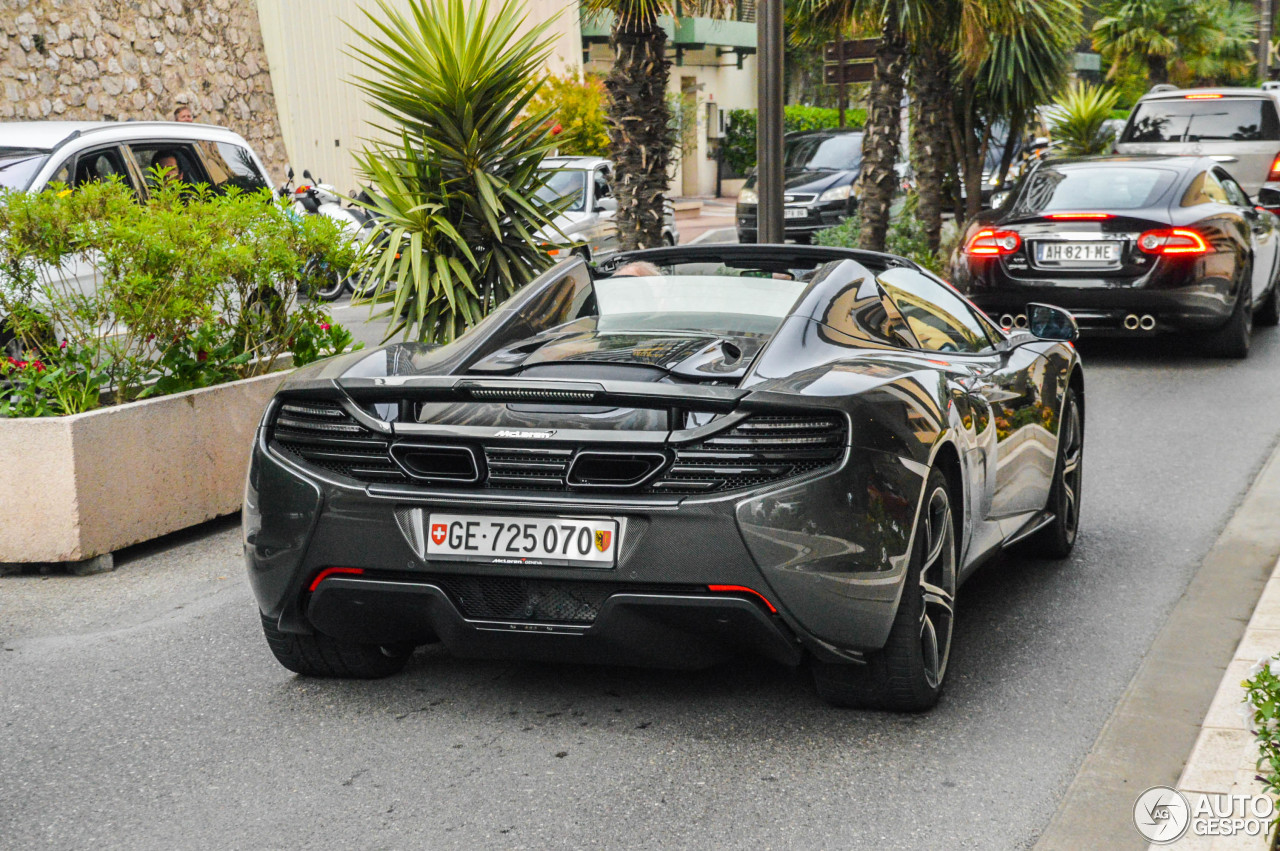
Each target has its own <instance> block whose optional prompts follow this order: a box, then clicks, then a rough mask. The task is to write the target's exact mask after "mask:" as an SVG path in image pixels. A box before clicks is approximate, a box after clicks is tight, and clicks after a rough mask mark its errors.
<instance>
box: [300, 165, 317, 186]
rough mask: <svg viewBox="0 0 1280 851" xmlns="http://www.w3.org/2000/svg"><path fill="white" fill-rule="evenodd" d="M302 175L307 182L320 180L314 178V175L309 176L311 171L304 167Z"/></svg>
mask: <svg viewBox="0 0 1280 851" xmlns="http://www.w3.org/2000/svg"><path fill="white" fill-rule="evenodd" d="M302 176H303V177H305V178H306V179H307V180H308V181H309V182H311V183H319V182H320V181H318V180H316V179H315V178H314V177H312V176H311V172H309V171H307V170H306V169H305V168H304V169H303V170H302Z"/></svg>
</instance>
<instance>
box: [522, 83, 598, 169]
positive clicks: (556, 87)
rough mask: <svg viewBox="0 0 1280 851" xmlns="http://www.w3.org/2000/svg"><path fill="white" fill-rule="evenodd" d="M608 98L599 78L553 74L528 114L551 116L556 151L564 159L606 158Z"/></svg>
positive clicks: (543, 86) (535, 98) (539, 91)
mask: <svg viewBox="0 0 1280 851" xmlns="http://www.w3.org/2000/svg"><path fill="white" fill-rule="evenodd" d="M608 100H609V94H608V92H606V91H605V88H604V81H603V79H602V78H601V77H600V75H598V74H585V73H584V74H577V73H569V74H564V75H556V74H552V75H551V76H549V77H547V79H546V81H545V82H544V83H543V84H542V87H541V88H540V89H538V91H537V93H536V94H535V95H534V96H533V99H532V100H530V101H529V105H528V107H526V109H527V111H528V112H529V113H530V114H532V115H544V114H547V113H550V115H551V121H552V122H553V123H554V125H555V126H558V127H559V128H560V130H559V132H558V133H557V132H555V130H554V129H553V130H552V132H553V133H555V144H556V151H557V152H558V153H560V154H563V155H565V156H586V157H607V156H609V127H608V120H607V116H606V114H605V107H606V104H607V103H608Z"/></svg>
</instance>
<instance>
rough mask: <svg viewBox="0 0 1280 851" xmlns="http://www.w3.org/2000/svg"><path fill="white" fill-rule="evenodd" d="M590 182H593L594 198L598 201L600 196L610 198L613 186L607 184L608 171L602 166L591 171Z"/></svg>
mask: <svg viewBox="0 0 1280 851" xmlns="http://www.w3.org/2000/svg"><path fill="white" fill-rule="evenodd" d="M591 179H592V182H593V183H594V184H595V199H596V201H597V202H598V201H599V200H600V199H601V198H612V197H613V187H612V186H610V185H609V173H608V172H606V171H605V170H604V169H602V168H598V169H596V170H595V171H594V172H592V178H591Z"/></svg>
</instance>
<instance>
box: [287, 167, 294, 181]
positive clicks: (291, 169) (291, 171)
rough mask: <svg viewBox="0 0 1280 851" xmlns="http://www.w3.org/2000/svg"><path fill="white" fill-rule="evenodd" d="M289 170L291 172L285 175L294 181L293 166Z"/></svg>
mask: <svg viewBox="0 0 1280 851" xmlns="http://www.w3.org/2000/svg"><path fill="white" fill-rule="evenodd" d="M288 169H289V170H288V171H287V172H285V175H286V176H287V177H288V178H289V179H290V180H293V166H288Z"/></svg>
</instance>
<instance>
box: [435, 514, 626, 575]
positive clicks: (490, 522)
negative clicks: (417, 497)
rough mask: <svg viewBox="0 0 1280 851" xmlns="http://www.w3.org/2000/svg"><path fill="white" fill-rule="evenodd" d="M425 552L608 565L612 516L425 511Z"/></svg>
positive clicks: (488, 560)
mask: <svg viewBox="0 0 1280 851" xmlns="http://www.w3.org/2000/svg"><path fill="white" fill-rule="evenodd" d="M426 533H427V534H426V539H427V558H428V559H440V560H448V561H477V562H483V563H485V564H511V565H522V566H528V567H543V566H545V567H613V566H614V565H616V564H617V563H618V521H617V520H600V519H596V518H584V517H513V516H505V515H489V514H484V515H481V514H430V515H428V517H427V528H426Z"/></svg>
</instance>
